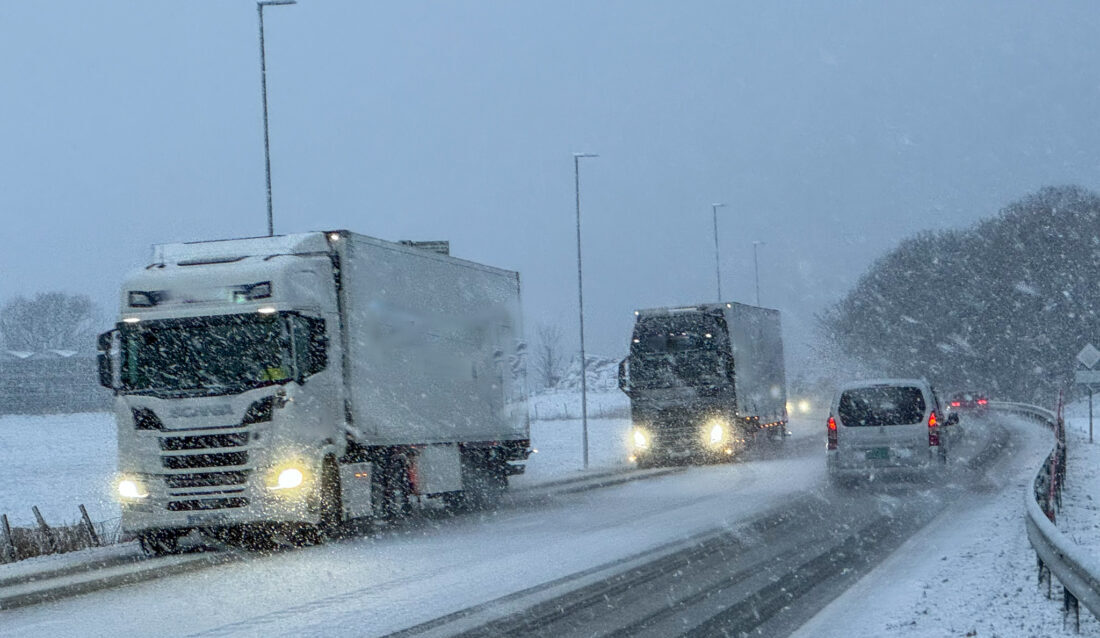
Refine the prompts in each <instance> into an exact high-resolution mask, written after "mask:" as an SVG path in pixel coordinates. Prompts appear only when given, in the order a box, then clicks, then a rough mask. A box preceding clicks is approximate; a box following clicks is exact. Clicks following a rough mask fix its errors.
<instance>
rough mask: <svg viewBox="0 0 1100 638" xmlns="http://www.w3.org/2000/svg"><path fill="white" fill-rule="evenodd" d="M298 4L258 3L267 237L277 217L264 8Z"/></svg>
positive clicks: (281, 1)
mask: <svg viewBox="0 0 1100 638" xmlns="http://www.w3.org/2000/svg"><path fill="white" fill-rule="evenodd" d="M287 4H298V1H297V0H263V1H262V2H257V3H256V11H258V12H259V14H260V87H261V93H262V94H263V103H264V173H265V174H266V175H267V236H268V237H271V236H273V235H274V234H275V217H274V214H273V213H272V212H271V141H270V137H269V135H268V132H267V54H266V52H265V51H264V7H275V6H280V5H287Z"/></svg>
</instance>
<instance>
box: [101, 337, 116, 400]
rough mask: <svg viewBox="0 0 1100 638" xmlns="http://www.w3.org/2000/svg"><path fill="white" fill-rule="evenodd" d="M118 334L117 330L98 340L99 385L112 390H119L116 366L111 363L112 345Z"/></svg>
mask: <svg viewBox="0 0 1100 638" xmlns="http://www.w3.org/2000/svg"><path fill="white" fill-rule="evenodd" d="M117 333H118V331H117V330H110V331H107V332H104V333H103V334H101V335H99V337H97V338H96V363H97V364H98V366H99V385H101V386H103V387H105V388H109V389H111V390H115V389H117V388H116V386H115V370H114V365H112V364H113V362H112V361H111V345H112V343H113V342H114V337H115V335H116V334H117Z"/></svg>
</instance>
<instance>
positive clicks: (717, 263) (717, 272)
mask: <svg viewBox="0 0 1100 638" xmlns="http://www.w3.org/2000/svg"><path fill="white" fill-rule="evenodd" d="M723 206H725V204H722V203H715V204H711V205H710V210H711V212H712V213H713V214H714V277H715V279H717V280H718V302H719V303H721V302H722V262H721V260H720V259H719V258H718V209H719V208H722V207H723Z"/></svg>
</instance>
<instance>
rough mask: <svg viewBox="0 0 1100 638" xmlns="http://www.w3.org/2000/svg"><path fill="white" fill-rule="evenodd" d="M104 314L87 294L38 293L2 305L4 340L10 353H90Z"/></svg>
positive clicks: (0, 320)
mask: <svg viewBox="0 0 1100 638" xmlns="http://www.w3.org/2000/svg"><path fill="white" fill-rule="evenodd" d="M100 317H101V314H100V311H99V308H98V307H97V306H96V305H95V303H93V302H92V300H91V298H90V297H88V296H87V295H70V294H66V293H63V292H43V293H38V294H37V295H35V296H34V298H33V299H27V298H26V297H16V298H14V299H12V300H10V301H8V302H7V303H5V304H4V305H3V306H0V338H2V340H3V345H4V348H6V349H7V350H23V351H27V352H43V351H45V350H77V351H88V350H92V349H94V348H95V335H96V328H97V324H98V323H99V320H100Z"/></svg>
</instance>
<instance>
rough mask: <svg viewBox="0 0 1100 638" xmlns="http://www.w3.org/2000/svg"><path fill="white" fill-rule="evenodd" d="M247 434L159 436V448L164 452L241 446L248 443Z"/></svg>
mask: <svg viewBox="0 0 1100 638" xmlns="http://www.w3.org/2000/svg"><path fill="white" fill-rule="evenodd" d="M248 436H249V435H248V432H238V433H236V434H205V435H203V436H166V437H161V438H160V449H162V450H164V451H166V452H178V451H180V450H203V449H207V448H224V447H241V446H243V445H247V444H248Z"/></svg>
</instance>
